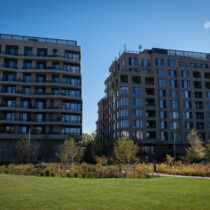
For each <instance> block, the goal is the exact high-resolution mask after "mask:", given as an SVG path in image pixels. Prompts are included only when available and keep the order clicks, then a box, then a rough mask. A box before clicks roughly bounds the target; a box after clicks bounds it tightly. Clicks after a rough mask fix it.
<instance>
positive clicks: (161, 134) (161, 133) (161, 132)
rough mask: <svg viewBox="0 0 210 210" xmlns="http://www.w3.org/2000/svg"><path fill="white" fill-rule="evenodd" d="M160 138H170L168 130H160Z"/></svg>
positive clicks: (163, 139) (162, 139) (164, 139)
mask: <svg viewBox="0 0 210 210" xmlns="http://www.w3.org/2000/svg"><path fill="white" fill-rule="evenodd" d="M160 140H161V141H166V140H168V132H164V131H160Z"/></svg>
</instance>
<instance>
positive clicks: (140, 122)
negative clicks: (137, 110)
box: [133, 120, 142, 128]
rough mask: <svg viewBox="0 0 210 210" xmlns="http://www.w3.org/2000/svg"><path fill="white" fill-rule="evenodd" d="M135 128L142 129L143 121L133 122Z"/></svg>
mask: <svg viewBox="0 0 210 210" xmlns="http://www.w3.org/2000/svg"><path fill="white" fill-rule="evenodd" d="M133 128H142V120H133Z"/></svg>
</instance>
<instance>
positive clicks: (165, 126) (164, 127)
mask: <svg viewBox="0 0 210 210" xmlns="http://www.w3.org/2000/svg"><path fill="white" fill-rule="evenodd" d="M160 128H161V129H166V128H167V122H166V121H160Z"/></svg>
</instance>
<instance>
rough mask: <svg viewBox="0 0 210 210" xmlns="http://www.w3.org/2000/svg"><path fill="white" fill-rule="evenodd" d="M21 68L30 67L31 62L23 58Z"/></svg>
mask: <svg viewBox="0 0 210 210" xmlns="http://www.w3.org/2000/svg"><path fill="white" fill-rule="evenodd" d="M23 68H24V69H32V62H31V61H28V60H25V61H24V63H23Z"/></svg>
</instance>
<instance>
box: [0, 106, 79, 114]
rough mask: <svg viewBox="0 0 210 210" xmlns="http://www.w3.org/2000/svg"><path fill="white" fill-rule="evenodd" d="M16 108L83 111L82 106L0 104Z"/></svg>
mask: <svg viewBox="0 0 210 210" xmlns="http://www.w3.org/2000/svg"><path fill="white" fill-rule="evenodd" d="M1 107H2V108H16V109H32V110H33V109H34V110H37V109H39V110H40V111H41V110H47V109H50V110H53V109H55V110H62V111H77V112H81V111H82V108H80V109H75V108H65V109H64V108H63V107H58V106H43V107H39V106H17V105H13V106H8V105H5V104H0V108H1Z"/></svg>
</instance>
